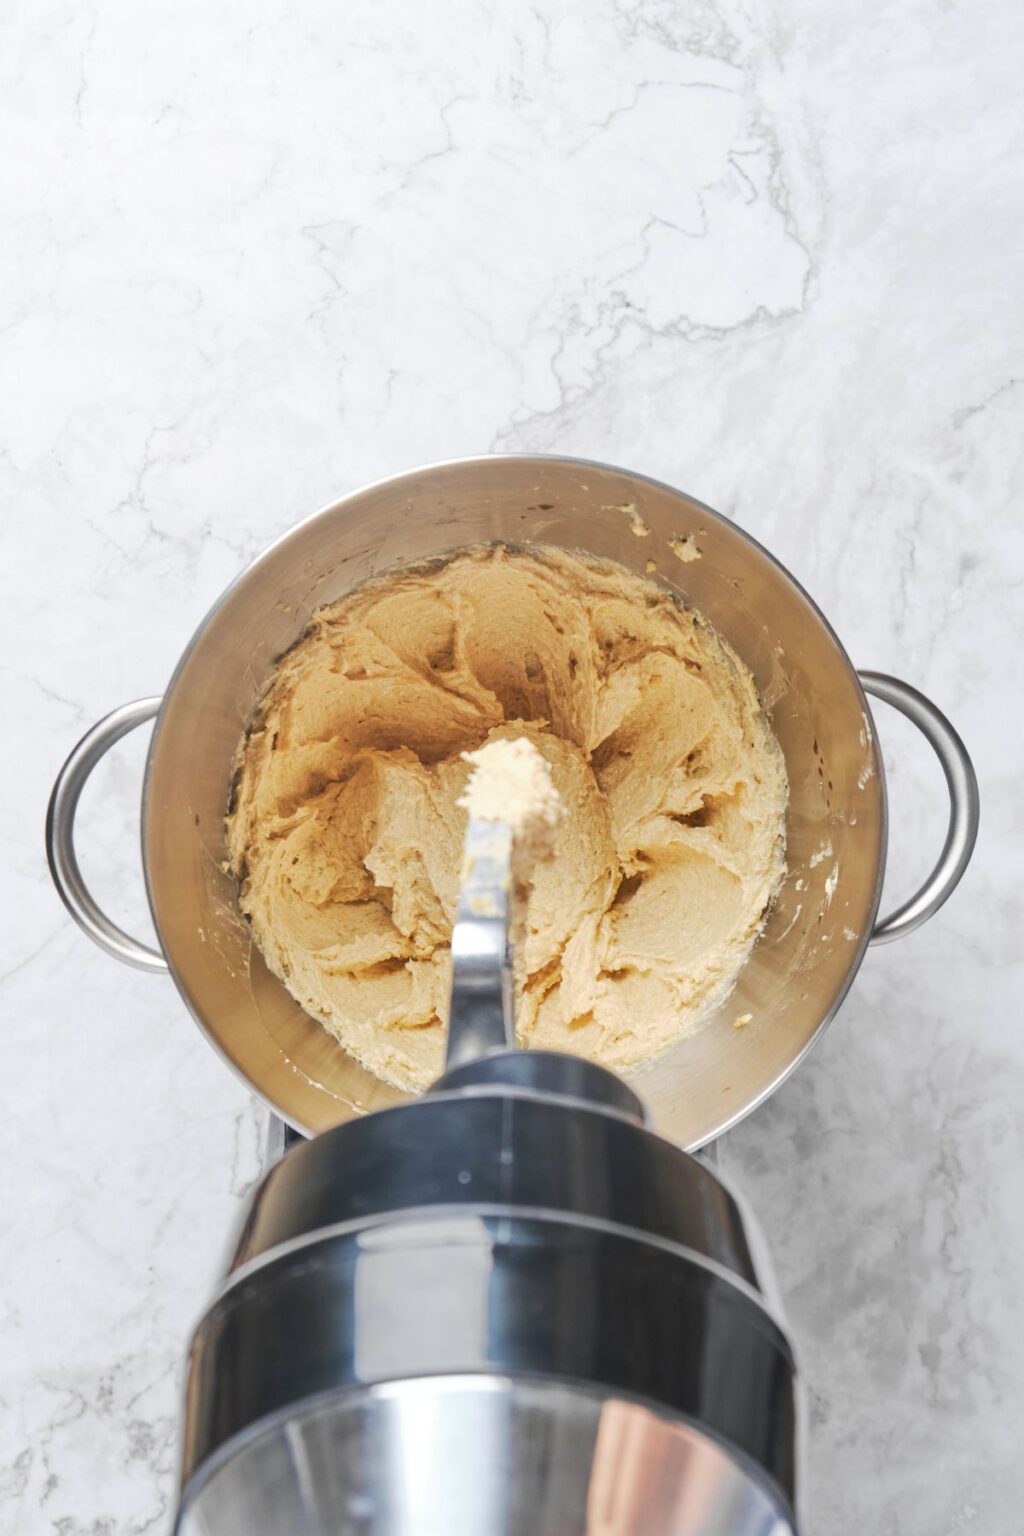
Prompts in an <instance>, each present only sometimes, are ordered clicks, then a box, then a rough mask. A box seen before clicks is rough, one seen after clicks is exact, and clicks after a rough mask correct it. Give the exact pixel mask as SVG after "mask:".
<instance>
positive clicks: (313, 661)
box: [227, 546, 786, 1089]
mask: <svg viewBox="0 0 1024 1536" xmlns="http://www.w3.org/2000/svg"><path fill="white" fill-rule="evenodd" d="M516 737H525V738H526V739H527V740H529V741H532V742H533V743H534V744H535V745H536V746H537V748H538V750H539V751H540V752H542V753H543V755H544V757H545V758H546V759H547V761H548V763H549V765H550V768H551V774H552V778H553V781H554V785H555V788H556V790H557V791H558V794H559V796H560V797H561V799H562V801H563V803H564V806H565V808H566V810H565V817H564V819H563V821H562V823H561V825H560V826H559V829H558V832H557V846H556V851H555V855H554V857H553V858H551V859H550V860H548V861H547V862H546V863H544V864H542V865H540V866H539V867H538V868H537V870H536V873H535V878H534V882H533V888H532V891H531V894H530V898H529V903H528V907H527V914H526V919H527V920H526V937H525V941H524V942H523V943H522V944H521V945H520V947H519V950H518V952H517V954H516V957H515V959H516V980H517V988H516V990H517V1032H518V1036H519V1040H520V1042H521V1043H522V1044H524V1045H533V1046H537V1047H541V1048H545V1049H553V1050H565V1051H571V1052H575V1053H577V1054H580V1055H585V1056H589V1057H591V1058H592V1059H593V1060H595V1061H599V1062H602V1063H603V1064H605V1065H607V1066H609V1067H612V1068H616V1069H619V1070H622V1069H629V1068H633V1067H637V1066H639V1065H641V1064H642V1063H644V1062H646V1061H649V1060H650V1059H651V1058H652V1057H654V1056H656V1055H657V1054H658V1053H659V1052H660V1051H662V1050H664V1049H665V1047H666V1046H668V1045H669V1044H670V1043H672V1042H673V1041H674V1040H677V1039H678V1038H679V1037H680V1036H682V1035H684V1034H687V1033H689V1032H691V1031H692V1030H693V1029H694V1028H695V1027H696V1026H697V1024H698V1023H699V1022H700V1021H701V1019H702V1018H703V1017H704V1016H705V1015H706V1014H707V1013H708V1012H709V1011H710V1010H711V1009H712V1008H713V1007H714V1006H715V1005H716V1004H717V1003H718V1002H720V1001H721V999H722V997H723V996H724V995H725V993H726V992H727V991H728V989H729V988H730V986H731V985H732V983H733V981H734V980H735V977H736V973H737V971H738V970H739V968H740V966H741V965H742V963H743V960H744V958H745V957H746V954H747V952H748V950H749V948H750V946H751V944H752V943H753V941H754V939H755V937H756V935H757V932H758V929H759V927H760V924H761V920H762V917H763V914H764V911H765V908H766V906H767V904H768V902H769V900H770V898H771V896H772V893H773V890H774V888H775V886H776V884H777V882H778V880H779V878H780V876H781V874H782V871H783V836H784V820H785V804H786V777H785V768H784V764H783V759H782V755H781V752H780V751H779V748H778V745H777V743H776V741H775V739H774V737H773V735H772V733H771V731H770V729H769V727H768V725H767V723H766V721H765V719H764V716H763V714H762V712H761V708H760V703H759V700H758V697H757V692H756V689H755V686H754V682H753V679H752V677H751V675H750V673H749V672H748V670H747V669H746V667H745V666H744V665H743V663H742V662H741V661H740V660H739V659H738V657H737V656H736V655H735V654H734V653H733V651H732V650H731V649H730V648H729V647H728V646H727V645H725V644H724V643H723V641H722V640H721V639H720V638H719V637H718V636H717V635H716V634H715V632H714V631H713V630H712V629H711V628H710V626H709V625H708V624H707V623H706V621H704V620H703V619H702V618H701V616H700V615H699V614H697V613H695V612H693V611H691V610H688V609H686V608H684V607H682V606H681V605H680V604H679V603H678V602H677V601H676V600H674V599H673V597H672V596H671V595H670V594H669V593H667V592H665V591H664V590H663V589H662V588H660V587H658V586H657V585H655V584H654V583H653V582H650V581H647V580H645V579H644V578H642V577H639V576H635V575H633V574H632V573H631V572H629V571H627V570H625V569H624V568H623V567H620V566H617V565H613V564H611V563H610V562H604V561H599V560H596V559H592V558H590V557H587V556H583V555H570V554H568V553H566V552H564V551H562V550H558V549H553V548H547V547H533V548H531V549H529V550H519V549H511V548H506V547H504V546H488V547H481V548H473V549H468V550H465V551H462V552H459V553H458V554H456V555H454V556H453V557H452V558H450V559H448V560H445V561H443V562H441V561H438V562H434V563H432V564H431V565H429V566H424V567H421V568H417V569H409V570H406V571H399V572H395V573H392V574H390V575H388V576H385V577H382V578H379V579H377V580H375V581H374V582H371V583H369V584H367V585H366V586H363V587H361V588H359V589H357V590H356V591H354V592H352V593H350V594H349V596H347V597H345V598H344V599H342V601H341V602H338V603H336V604H334V605H333V606H332V607H330V608H325V609H323V610H322V611H321V612H319V613H317V614H316V615H315V617H314V619H313V622H312V624H311V625H310V628H309V629H308V631H307V632H306V634H305V635H304V637H303V638H302V639H301V640H300V641H299V642H298V644H297V645H296V646H295V647H294V648H293V649H292V650H291V651H290V652H289V653H288V654H287V655H286V656H285V657H284V658H283V659H282V661H281V662H280V664H279V666H278V668H277V670H276V672H275V674H274V676H273V678H272V680H271V683H270V686H269V688H268V689H267V691H266V693H265V695H264V697H263V700H262V703H261V705H260V708H259V711H258V714H257V718H256V719H255V721H254V723H253V725H252V727H251V729H250V732H249V733H248V735H247V737H246V739H245V740H244V741H243V743H242V747H241V749H240V759H239V765H238V773H237V776H236V785H235V792H234V799H233V805H232V809H231V811H230V814H229V816H228V823H227V826H228V847H229V854H230V858H231V863H232V867H233V869H234V871H235V873H236V875H237V876H238V879H239V881H240V901H241V906H242V910H243V911H244V912H245V914H246V915H247V916H248V917H249V919H250V920H251V923H252V928H253V932H254V935H255V937H256V941H257V943H258V944H259V946H260V948H261V949H262V951H263V954H264V956H265V957H266V960H267V963H268V964H269V966H270V967H271V969H272V970H273V971H275V972H276V973H277V975H278V976H280V977H281V979H282V980H283V981H284V983H285V985H286V986H287V987H288V989H289V990H290V991H291V992H292V994H293V995H294V996H295V997H296V998H297V999H298V1001H299V1002H300V1003H301V1004H302V1006H303V1007H304V1008H305V1009H306V1010H307V1012H309V1013H310V1014H312V1015H313V1016H314V1017H315V1018H317V1019H320V1020H321V1021H322V1022H323V1023H324V1024H325V1025H326V1027H327V1029H328V1030H330V1032H331V1033H332V1034H333V1035H335V1036H336V1037H337V1039H338V1040H339V1041H340V1043H341V1044H342V1045H343V1046H344V1047H345V1049H346V1050H347V1051H349V1052H350V1053H351V1054H352V1055H353V1056H354V1057H356V1059H357V1060H358V1061H360V1062H361V1063H362V1064H363V1065H364V1066H365V1067H366V1068H368V1069H369V1070H370V1071H371V1072H373V1073H375V1074H376V1075H377V1076H378V1077H380V1078H383V1079H384V1080H385V1081H387V1082H390V1083H394V1084H396V1085H397V1086H399V1087H401V1088H407V1089H420V1088H423V1087H425V1086H426V1085H427V1084H428V1083H430V1082H431V1081H432V1080H433V1079H434V1078H435V1077H437V1076H438V1075H439V1074H440V1072H441V1071H442V1069H443V1059H444V1024H443V1022H442V1021H443V1019H444V1018H445V1015H446V1012H447V1005H448V990H449V985H450V950H449V941H450V937H451V929H452V923H453V920H454V916H455V907H456V900H457V895H458V877H459V867H460V859H461V849H462V839H463V833H464V830H465V824H466V812H465V810H464V809H462V808H461V807H460V806H459V804H458V801H459V799H460V797H461V796H462V795H463V792H464V790H465V787H466V780H467V777H468V775H469V772H470V766H469V764H468V763H466V762H465V761H463V759H462V757H461V754H462V753H463V752H464V751H469V750H473V749H475V748H478V747H480V746H481V745H482V744H483V743H485V742H489V741H493V740H495V739H501V738H508V739H513V738H516Z"/></svg>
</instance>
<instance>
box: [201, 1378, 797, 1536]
mask: <svg viewBox="0 0 1024 1536" xmlns="http://www.w3.org/2000/svg"><path fill="white" fill-rule="evenodd" d="M791 1530H792V1526H791V1524H790V1522H789V1519H788V1517H787V1516H786V1514H785V1513H784V1511H783V1509H782V1508H781V1507H780V1505H779V1503H778V1501H777V1499H775V1498H773V1496H772V1494H771V1492H770V1491H769V1488H768V1487H767V1485H765V1484H763V1483H761V1482H760V1481H759V1480H758V1479H757V1477H756V1476H753V1475H751V1474H750V1473H749V1472H748V1471H746V1470H745V1469H743V1468H742V1467H741V1466H739V1465H738V1464H737V1463H736V1462H735V1461H734V1460H732V1458H730V1457H729V1456H727V1455H726V1454H725V1453H724V1452H723V1450H722V1449H721V1447H720V1446H718V1445H716V1443H715V1442H714V1440H712V1439H710V1438H709V1437H708V1436H706V1435H703V1434H701V1433H700V1432H699V1431H698V1430H697V1429H695V1428H694V1427H692V1426H690V1425H687V1424H683V1423H680V1422H678V1421H676V1422H673V1421H671V1420H669V1419H667V1418H665V1417H664V1416H662V1415H660V1414H658V1413H657V1412H655V1411H653V1410H652V1409H651V1408H649V1407H646V1406H644V1405H643V1404H640V1403H635V1402H627V1401H624V1400H622V1399H614V1398H613V1399H610V1400H609V1399H604V1398H602V1397H601V1395H600V1394H598V1393H595V1392H593V1391H590V1390H588V1389H586V1388H583V1387H580V1386H578V1385H574V1384H571V1383H566V1382H525V1381H523V1382H516V1383H513V1382H512V1381H510V1380H509V1379H508V1378H505V1377H501V1376H472V1377H467V1376H462V1377H458V1376H453V1377H446V1378H438V1379H434V1380H432V1381H429V1382H425V1381H415V1380H406V1381H397V1382H392V1383H389V1384H387V1385H384V1386H379V1387H371V1388H363V1389H357V1390H355V1391H353V1392H350V1393H346V1394H344V1395H337V1396H331V1397H329V1398H327V1399H322V1400H319V1401H313V1402H310V1403H308V1404H306V1405H304V1406H303V1407H302V1409H301V1410H300V1411H298V1412H297V1413H295V1414H294V1415H291V1416H289V1417H288V1418H287V1419H286V1420H280V1421H278V1422H276V1423H274V1424H271V1425H269V1426H265V1427H263V1428H262V1429H261V1431H260V1433H259V1434H258V1435H256V1436H254V1437H253V1438H252V1439H250V1441H249V1442H248V1443H247V1444H246V1445H245V1446H244V1448H242V1449H241V1450H239V1451H237V1452H236V1454H234V1455H233V1456H231V1457H230V1458H228V1459H226V1460H224V1461H223V1462H222V1463H221V1464H220V1465H219V1466H218V1467H216V1468H214V1469H213V1470H212V1471H211V1472H210V1474H209V1475H208V1476H207V1478H206V1479H205V1480H204V1481H203V1482H202V1483H201V1484H200V1485H199V1486H198V1487H197V1488H196V1489H195V1491H194V1492H193V1493H192V1495H191V1497H190V1498H189V1500H188V1503H187V1505H186V1507H185V1511H184V1513H183V1516H182V1519H181V1523H180V1525H179V1527H178V1536H254V1533H261V1532H274V1533H280V1536H285V1533H287V1536H300V1533H301V1536H456V1533H457V1536H789V1533H790V1532H791Z"/></svg>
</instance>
